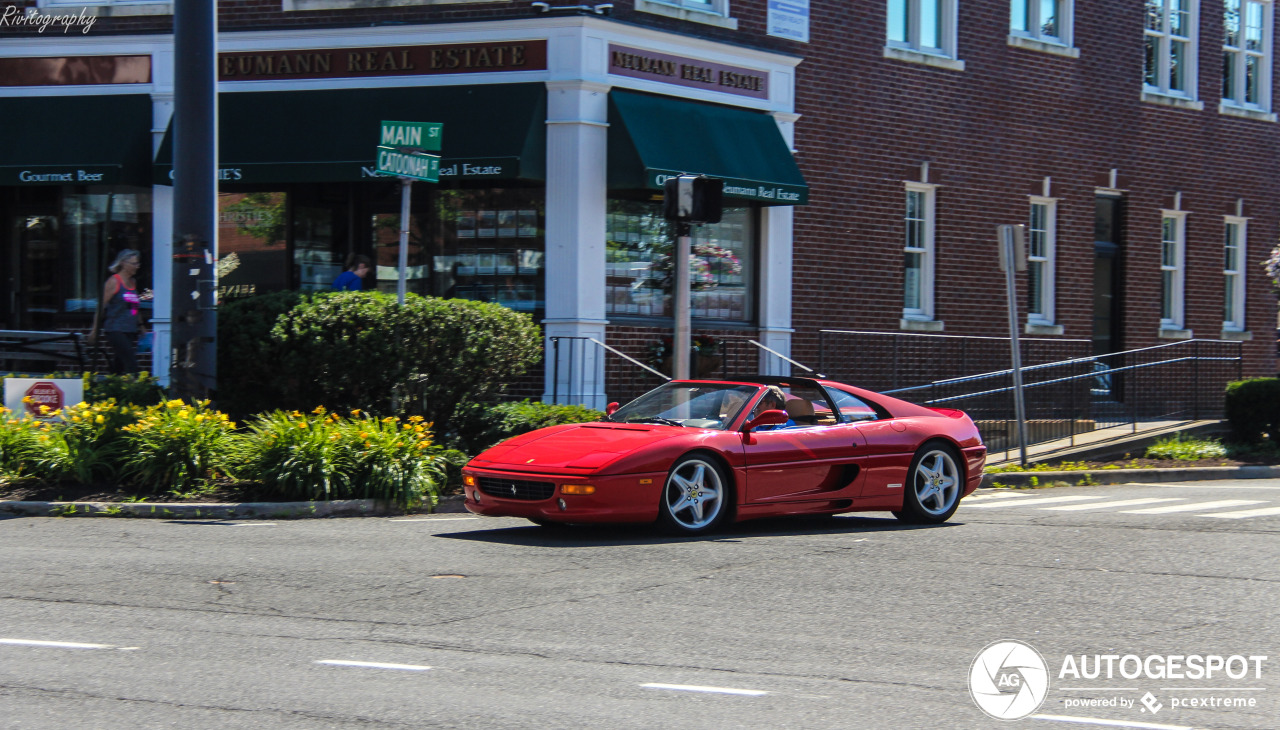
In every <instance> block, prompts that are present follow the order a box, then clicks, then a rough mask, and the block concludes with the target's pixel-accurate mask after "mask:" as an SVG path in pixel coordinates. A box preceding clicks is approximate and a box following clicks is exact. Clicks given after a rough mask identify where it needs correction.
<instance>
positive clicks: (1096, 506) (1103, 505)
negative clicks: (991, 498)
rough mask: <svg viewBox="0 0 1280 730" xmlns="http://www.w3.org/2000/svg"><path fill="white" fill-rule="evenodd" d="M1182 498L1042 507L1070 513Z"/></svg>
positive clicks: (1154, 498) (1175, 500)
mask: <svg viewBox="0 0 1280 730" xmlns="http://www.w3.org/2000/svg"><path fill="white" fill-rule="evenodd" d="M1182 499H1183V498H1182V497H1165V498H1163V499H1162V498H1160V497H1144V498H1143V499H1122V500H1119V501H1117V502H1090V503H1089V504H1069V505H1067V506H1065V507H1042V508H1041V509H1042V510H1044V511H1048V510H1062V511H1063V512H1072V511H1076V510H1082V509H1105V508H1107V507H1132V506H1134V505H1138V504H1154V503H1155V502H1181V501H1182Z"/></svg>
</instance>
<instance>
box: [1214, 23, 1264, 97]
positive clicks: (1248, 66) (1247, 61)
mask: <svg viewBox="0 0 1280 730" xmlns="http://www.w3.org/2000/svg"><path fill="white" fill-rule="evenodd" d="M1271 6H1272V4H1271V2H1269V1H1268V2H1263V1H1262V0H1225V3H1224V5H1223V22H1222V26H1223V27H1222V34H1223V37H1222V100H1223V102H1225V103H1227V104H1230V105H1232V106H1237V107H1243V108H1247V109H1256V110H1261V111H1270V108H1271V93H1270V91H1271Z"/></svg>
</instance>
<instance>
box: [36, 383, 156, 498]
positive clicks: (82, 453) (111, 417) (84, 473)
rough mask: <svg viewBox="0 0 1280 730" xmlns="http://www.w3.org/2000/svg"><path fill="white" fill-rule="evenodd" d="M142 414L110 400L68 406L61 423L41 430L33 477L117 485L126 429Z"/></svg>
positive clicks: (136, 409) (138, 409)
mask: <svg viewBox="0 0 1280 730" xmlns="http://www.w3.org/2000/svg"><path fill="white" fill-rule="evenodd" d="M141 413H142V409H141V408H138V407H136V406H129V405H117V404H116V402H115V400H114V399H110V398H109V399H107V400H105V401H102V402H100V403H77V404H76V405H73V406H70V407H68V408H67V409H66V410H65V412H64V420H63V421H62V422H61V423H49V424H45V425H44V427H43V428H42V429H41V434H40V437H39V438H40V454H39V455H38V456H37V457H36V459H35V460H34V461H33V462H32V475H33V476H36V477H39V478H40V479H42V480H44V481H46V482H51V483H52V482H59V481H63V480H67V479H70V480H71V481H74V482H77V483H79V484H110V483H114V482H115V480H116V477H117V476H119V474H120V465H121V458H122V456H123V454H124V453H125V452H126V449H127V448H128V447H127V446H126V445H125V444H124V439H123V438H122V436H123V433H124V429H126V428H128V427H129V426H130V425H132V424H134V423H135V422H136V421H137V420H138V418H139V416H140V415H141Z"/></svg>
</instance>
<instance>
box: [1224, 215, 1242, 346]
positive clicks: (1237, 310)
mask: <svg viewBox="0 0 1280 730" xmlns="http://www.w3.org/2000/svg"><path fill="white" fill-rule="evenodd" d="M1247 236H1248V221H1247V220H1246V219H1244V218H1231V217H1229V218H1227V219H1226V236H1225V238H1224V239H1223V244H1222V278H1223V297H1222V305H1223V306H1222V329H1223V330H1227V331H1232V332H1243V331H1244V329H1245V327H1244V278H1245V277H1244V262H1245V261H1246V260H1247V256H1246V255H1245V254H1246V250H1245V249H1246V246H1245V241H1246V239H1247Z"/></svg>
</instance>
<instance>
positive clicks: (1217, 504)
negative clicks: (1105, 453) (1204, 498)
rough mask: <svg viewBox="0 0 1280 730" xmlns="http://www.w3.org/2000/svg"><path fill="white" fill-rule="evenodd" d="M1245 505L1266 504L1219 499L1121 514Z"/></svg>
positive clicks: (1245, 500) (1159, 512)
mask: <svg viewBox="0 0 1280 730" xmlns="http://www.w3.org/2000/svg"><path fill="white" fill-rule="evenodd" d="M1246 504H1266V502H1265V501H1263V500H1258V499H1219V500H1217V501H1214V502H1192V503H1191V504H1172V505H1169V506H1167V507H1152V508H1150V509H1135V510H1130V511H1126V512H1122V513H1121V514H1126V515H1164V514H1168V513H1170V512H1195V511H1196V510H1201V509H1218V508H1219V507H1240V506H1242V505H1246Z"/></svg>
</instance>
